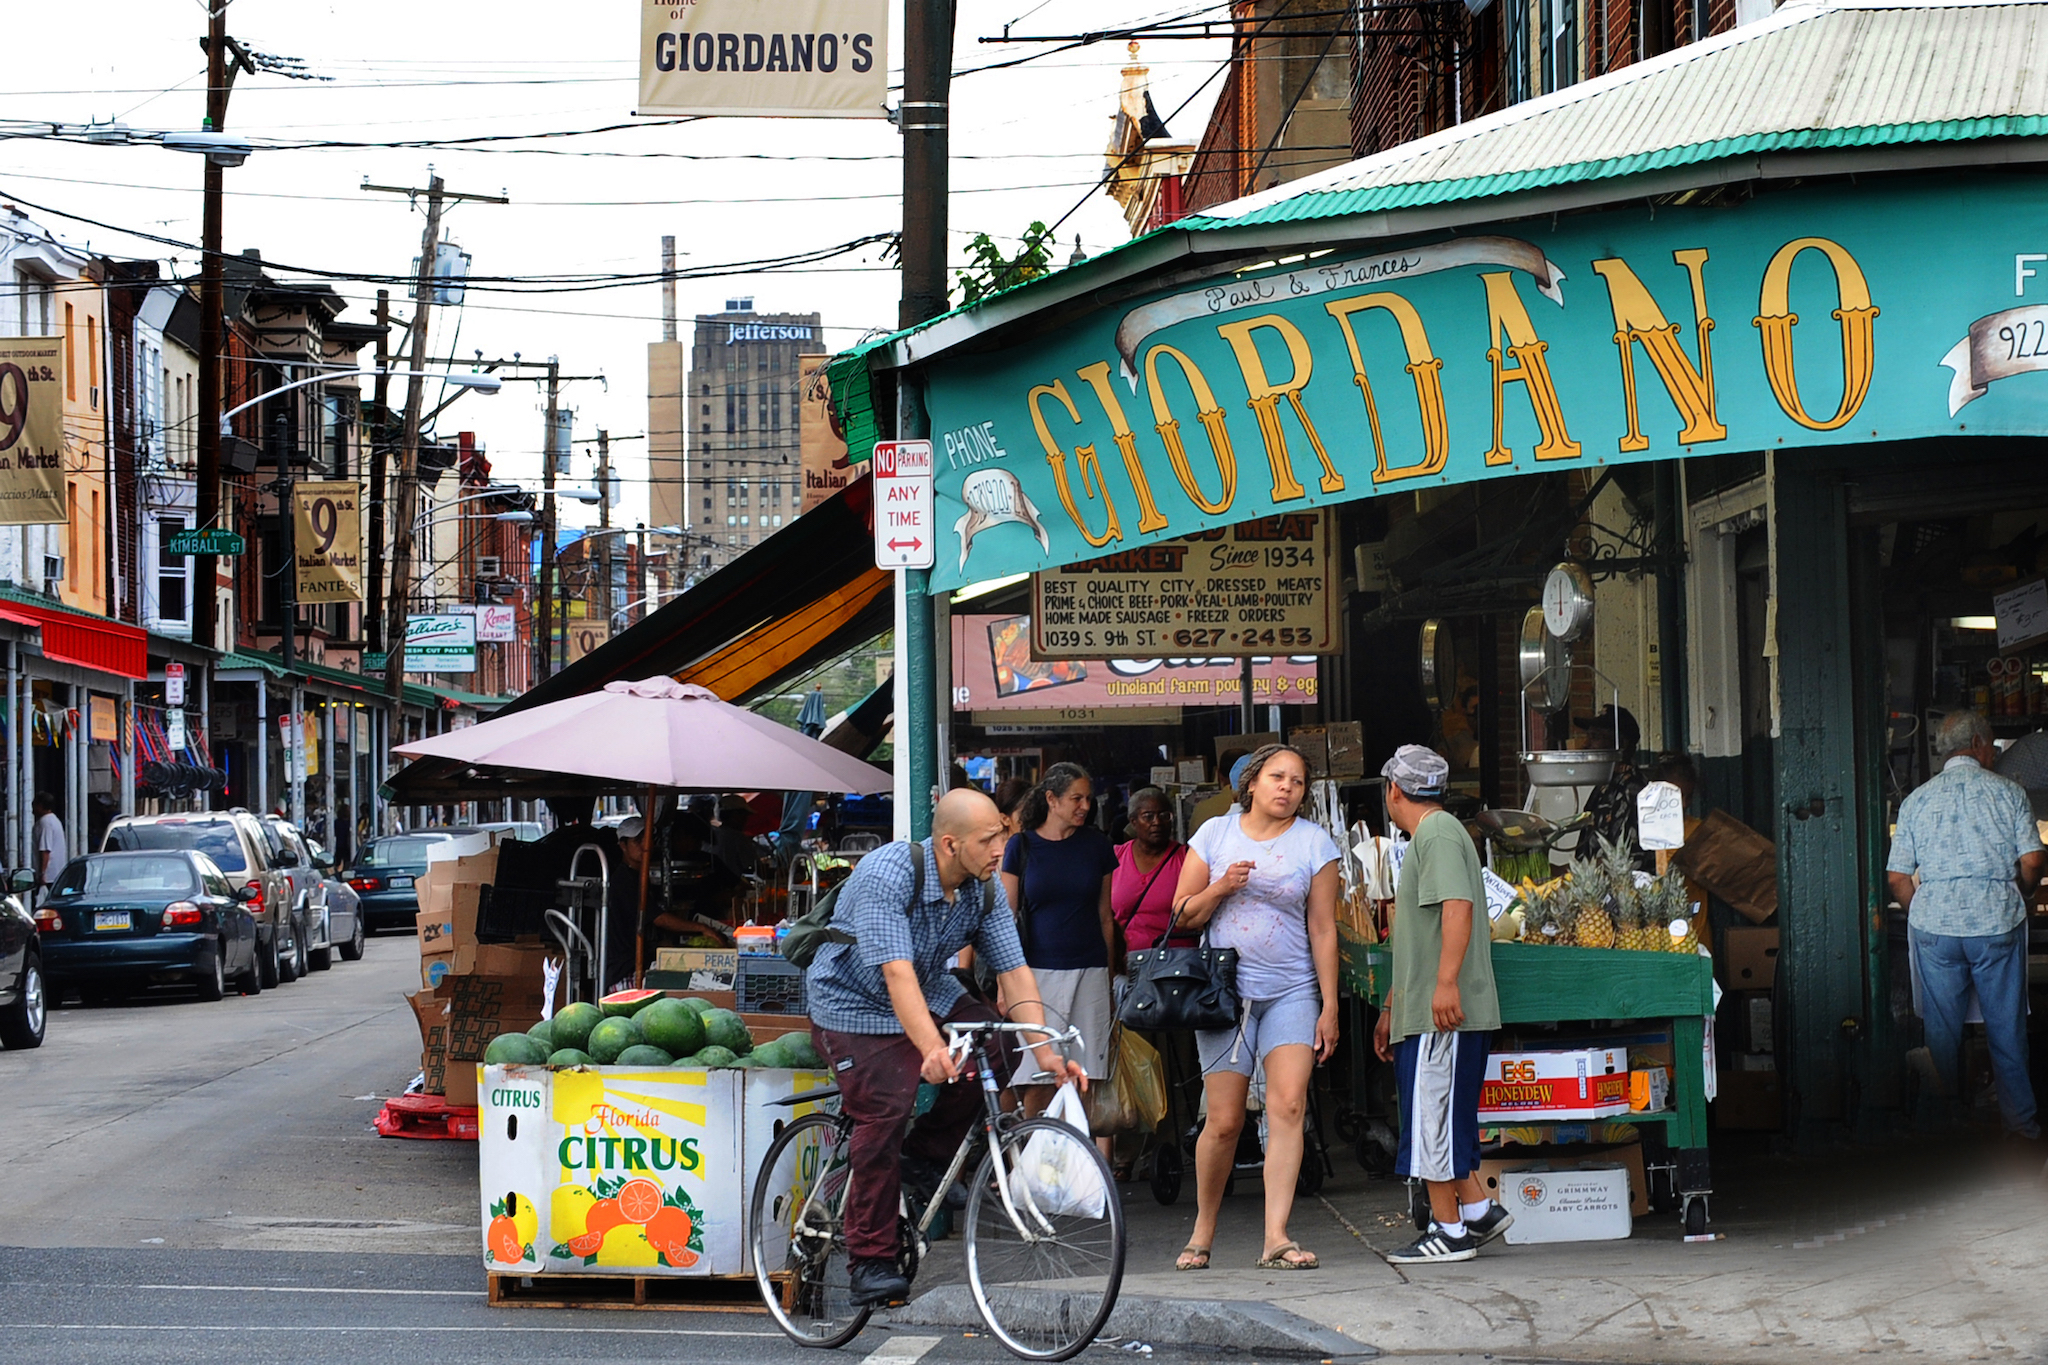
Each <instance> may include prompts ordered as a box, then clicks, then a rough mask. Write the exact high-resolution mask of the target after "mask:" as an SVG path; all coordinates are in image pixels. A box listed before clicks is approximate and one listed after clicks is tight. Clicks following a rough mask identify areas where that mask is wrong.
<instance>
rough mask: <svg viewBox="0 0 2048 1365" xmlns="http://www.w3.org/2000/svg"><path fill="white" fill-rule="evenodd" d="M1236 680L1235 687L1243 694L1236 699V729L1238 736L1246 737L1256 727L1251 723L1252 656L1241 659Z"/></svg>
mask: <svg viewBox="0 0 2048 1365" xmlns="http://www.w3.org/2000/svg"><path fill="white" fill-rule="evenodd" d="M1237 679H1238V680H1237V685H1238V688H1239V690H1240V691H1241V692H1242V693H1243V695H1242V696H1240V697H1239V698H1238V711H1237V714H1238V723H1237V728H1238V732H1239V733H1240V734H1246V735H1248V734H1250V733H1252V731H1253V730H1254V729H1255V728H1256V725H1255V723H1254V721H1253V719H1252V656H1251V655H1249V654H1247V655H1245V656H1244V659H1243V661H1242V663H1241V664H1240V665H1239V672H1238V675H1237Z"/></svg>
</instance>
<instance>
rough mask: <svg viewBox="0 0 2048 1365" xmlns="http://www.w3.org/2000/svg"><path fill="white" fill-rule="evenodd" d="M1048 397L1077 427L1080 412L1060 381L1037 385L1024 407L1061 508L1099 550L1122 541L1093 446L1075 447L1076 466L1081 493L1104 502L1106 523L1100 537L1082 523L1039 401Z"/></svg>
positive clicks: (1064, 459) (1060, 452)
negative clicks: (1027, 411)
mask: <svg viewBox="0 0 2048 1365" xmlns="http://www.w3.org/2000/svg"><path fill="white" fill-rule="evenodd" d="M1046 397H1052V398H1056V399H1058V400H1059V402H1060V406H1062V407H1064V408H1065V409H1066V410H1067V416H1068V417H1069V418H1071V419H1073V422H1074V425H1075V426H1079V425H1080V424H1081V410H1080V409H1079V408H1076V407H1075V406H1074V400H1073V399H1072V398H1071V397H1069V396H1068V394H1067V386H1066V384H1065V383H1064V382H1063V381H1061V380H1057V379H1055V380H1054V381H1053V382H1052V383H1050V384H1040V385H1038V386H1037V387H1036V388H1034V389H1032V390H1031V392H1030V394H1029V395H1027V396H1026V397H1025V399H1024V405H1025V406H1026V407H1028V408H1030V409H1031V425H1032V428H1033V429H1034V430H1036V431H1037V432H1038V440H1039V443H1040V444H1041V445H1043V446H1044V447H1045V462H1046V464H1048V465H1049V466H1051V467H1052V481H1053V484H1054V485H1055V486H1056V487H1057V488H1058V489H1059V495H1060V506H1062V507H1064V508H1066V509H1067V515H1068V516H1069V517H1071V518H1073V521H1074V529H1075V530H1077V531H1079V532H1080V533H1081V539H1083V540H1085V541H1087V542H1088V543H1089V544H1090V545H1093V546H1095V547H1096V548H1097V549H1100V548H1101V547H1102V546H1104V545H1107V544H1109V542H1111V541H1112V540H1122V539H1123V534H1124V533H1123V528H1122V527H1121V526H1120V525H1119V524H1118V523H1117V519H1116V505H1115V504H1114V503H1112V502H1111V501H1110V500H1109V487H1108V485H1107V484H1105V483H1104V482H1103V480H1102V464H1101V462H1100V461H1099V460H1097V459H1096V457H1095V447H1094V445H1093V444H1089V445H1085V446H1076V447H1074V462H1075V463H1076V464H1077V465H1079V466H1080V469H1081V491H1082V493H1084V494H1086V495H1087V496H1088V497H1090V498H1098V497H1099V498H1101V499H1102V510H1103V513H1104V515H1105V517H1106V518H1107V520H1106V521H1105V523H1104V525H1103V528H1102V534H1101V535H1099V536H1098V535H1096V534H1095V533H1094V532H1093V531H1091V530H1089V529H1088V523H1087V522H1085V521H1083V520H1081V509H1080V507H1079V506H1078V505H1077V504H1076V503H1075V502H1074V490H1073V489H1072V488H1070V487H1068V485H1067V455H1066V452H1065V451H1063V450H1061V449H1060V444H1059V442H1058V441H1055V440H1053V438H1052V431H1051V429H1050V428H1048V427H1047V426H1046V424H1045V412H1044V409H1043V408H1042V407H1041V406H1040V404H1039V401H1038V400H1039V399H1041V398H1046Z"/></svg>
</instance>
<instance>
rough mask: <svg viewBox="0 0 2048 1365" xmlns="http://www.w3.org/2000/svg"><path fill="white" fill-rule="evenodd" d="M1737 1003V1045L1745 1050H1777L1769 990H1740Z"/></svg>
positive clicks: (1736, 998)
mask: <svg viewBox="0 0 2048 1365" xmlns="http://www.w3.org/2000/svg"><path fill="white" fill-rule="evenodd" d="M1734 1003H1735V1016H1734V1018H1735V1034H1736V1046H1737V1048H1739V1049H1740V1050H1741V1051H1743V1052H1773V1051H1776V1040H1777V1034H1776V1033H1775V1032H1774V1030H1773V1028H1772V1023H1773V1020H1772V1013H1771V994H1770V992H1769V991H1738V992H1737V993H1736V995H1735V998H1734Z"/></svg>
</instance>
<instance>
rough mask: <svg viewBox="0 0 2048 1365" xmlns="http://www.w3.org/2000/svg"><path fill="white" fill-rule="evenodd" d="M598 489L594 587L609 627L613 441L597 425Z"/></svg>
mask: <svg viewBox="0 0 2048 1365" xmlns="http://www.w3.org/2000/svg"><path fill="white" fill-rule="evenodd" d="M597 491H598V492H599V493H600V494H602V496H601V497H599V498H598V500H597V527H598V530H599V532H600V533H601V534H599V536H598V538H597V556H598V558H597V564H598V574H599V576H600V577H601V578H602V579H603V586H602V587H600V588H599V589H598V590H597V601H598V606H599V607H600V608H601V609H602V610H603V611H604V618H603V619H604V631H605V634H606V635H610V634H611V631H612V538H611V535H610V530H611V524H612V442H611V433H609V432H607V431H606V430H605V429H604V428H603V427H599V428H598V429H597Z"/></svg>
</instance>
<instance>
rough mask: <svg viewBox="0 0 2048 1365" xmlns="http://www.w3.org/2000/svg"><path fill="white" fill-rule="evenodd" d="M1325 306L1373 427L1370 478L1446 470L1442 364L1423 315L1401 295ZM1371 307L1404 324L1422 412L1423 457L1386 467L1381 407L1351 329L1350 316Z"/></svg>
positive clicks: (1448, 442) (1448, 438) (1448, 439)
mask: <svg viewBox="0 0 2048 1365" xmlns="http://www.w3.org/2000/svg"><path fill="white" fill-rule="evenodd" d="M1323 307H1324V309H1325V310H1326V311H1328V313H1329V314H1330V316H1331V317H1333V318H1335V319H1336V320H1337V326H1338V327H1339V328H1341V329H1342V330H1343V332H1344V344H1345V346H1346V347H1348V348H1349V349H1350V351H1351V382H1352V383H1354V384H1356V385H1358V392H1359V394H1360V395H1361V396H1362V397H1363V398H1364V399H1365V420H1366V423H1367V425H1369V426H1370V427H1371V428H1372V449H1373V457H1374V461H1375V463H1374V465H1373V471H1372V481H1373V482H1374V483H1387V482H1389V481H1391V480H1394V479H1412V478H1419V477H1426V476H1428V475H1431V474H1438V473H1441V472H1443V467H1444V462H1445V461H1446V460H1448V459H1449V458H1450V453H1451V429H1450V422H1449V419H1448V418H1447V417H1446V416H1445V413H1444V381H1443V368H1444V362H1443V361H1442V360H1441V359H1440V358H1438V357H1437V356H1436V355H1435V354H1434V353H1433V352H1432V351H1431V350H1430V346H1429V334H1428V333H1427V332H1425V331H1424V330H1423V327H1422V315H1421V314H1419V313H1417V312H1416V311H1415V305H1414V304H1412V303H1410V302H1408V300H1406V299H1404V298H1402V297H1401V296H1400V295H1399V294H1361V295H1359V296H1358V297H1357V298H1353V299H1342V300H1339V301H1338V302H1336V303H1326V304H1324V305H1323ZM1372 308H1382V309H1385V310H1386V311H1387V312H1389V313H1391V314H1393V316H1394V321H1395V322H1397V323H1398V324H1400V328H1401V342H1402V344H1403V345H1404V346H1405V347H1406V348H1407V350H1408V364H1407V366H1406V367H1405V368H1406V369H1407V371H1408V377H1409V378H1410V379H1413V380H1414V381H1415V403H1416V406H1417V407H1418V408H1420V409H1421V411H1422V458H1421V459H1420V460H1418V461H1416V462H1415V463H1414V464H1409V465H1402V466H1401V467H1399V468H1398V469H1395V468H1389V467H1388V465H1387V446H1386V442H1385V441H1384V440H1382V439H1381V436H1380V412H1379V405H1378V404H1377V403H1375V402H1374V401H1373V397H1372V384H1371V383H1370V382H1369V381H1368V380H1367V379H1366V377H1365V360H1364V357H1363V356H1362V355H1361V353H1360V351H1359V349H1358V337H1357V335H1356V334H1355V333H1353V331H1352V329H1351V317H1352V315H1353V314H1354V313H1363V312H1365V311H1366V310H1368V309H1372Z"/></svg>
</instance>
